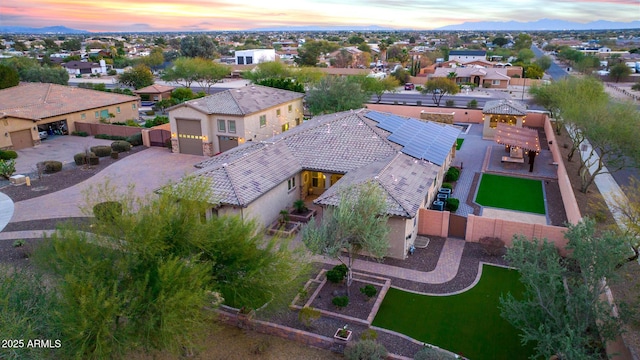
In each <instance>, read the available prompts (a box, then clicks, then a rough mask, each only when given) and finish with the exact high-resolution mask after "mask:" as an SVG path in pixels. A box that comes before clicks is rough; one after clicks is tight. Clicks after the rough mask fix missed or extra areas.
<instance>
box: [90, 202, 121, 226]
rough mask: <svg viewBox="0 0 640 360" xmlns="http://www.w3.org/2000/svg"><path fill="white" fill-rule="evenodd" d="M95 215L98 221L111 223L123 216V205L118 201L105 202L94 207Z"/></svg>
mask: <svg viewBox="0 0 640 360" xmlns="http://www.w3.org/2000/svg"><path fill="white" fill-rule="evenodd" d="M93 215H94V216H95V217H96V220H98V221H108V222H111V221H113V220H115V219H116V218H117V217H119V216H121V215H122V204H120V203H119V202H117V201H105V202H101V203H99V204H96V205H94V206H93Z"/></svg>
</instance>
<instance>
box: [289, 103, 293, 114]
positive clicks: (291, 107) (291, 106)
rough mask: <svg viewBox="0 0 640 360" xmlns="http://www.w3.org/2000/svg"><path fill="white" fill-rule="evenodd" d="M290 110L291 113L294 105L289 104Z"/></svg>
mask: <svg viewBox="0 0 640 360" xmlns="http://www.w3.org/2000/svg"><path fill="white" fill-rule="evenodd" d="M288 110H289V112H291V111H293V105H291V104H289V107H288Z"/></svg>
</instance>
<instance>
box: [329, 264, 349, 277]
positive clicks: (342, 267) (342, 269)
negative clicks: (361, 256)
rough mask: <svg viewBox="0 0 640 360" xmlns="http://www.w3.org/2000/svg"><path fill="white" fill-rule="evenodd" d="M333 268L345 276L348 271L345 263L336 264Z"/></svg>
mask: <svg viewBox="0 0 640 360" xmlns="http://www.w3.org/2000/svg"><path fill="white" fill-rule="evenodd" d="M333 270H337V271H340V272H341V273H342V275H343V276H347V273H348V272H349V268H348V267H347V265H345V264H339V265H336V266H334V267H333Z"/></svg>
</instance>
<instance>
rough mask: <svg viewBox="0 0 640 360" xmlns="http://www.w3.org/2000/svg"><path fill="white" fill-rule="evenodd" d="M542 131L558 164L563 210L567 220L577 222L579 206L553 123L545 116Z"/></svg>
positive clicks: (554, 160)
mask: <svg viewBox="0 0 640 360" xmlns="http://www.w3.org/2000/svg"><path fill="white" fill-rule="evenodd" d="M544 132H545V134H546V135H547V141H548V142H549V150H551V154H552V155H553V162H555V163H556V164H558V165H557V166H558V186H559V187H560V195H561V196H562V203H563V204H564V211H565V212H566V214H567V221H568V222H569V223H571V224H577V223H579V222H580V220H581V219H582V214H581V213H580V208H578V203H577V201H576V196H575V194H574V193H573V187H572V186H571V181H569V175H567V169H566V168H565V167H564V161H563V159H562V155H561V154H560V148H559V144H558V141H556V134H555V132H554V131H553V125H552V124H551V120H550V119H549V118H548V117H547V116H545V122H544Z"/></svg>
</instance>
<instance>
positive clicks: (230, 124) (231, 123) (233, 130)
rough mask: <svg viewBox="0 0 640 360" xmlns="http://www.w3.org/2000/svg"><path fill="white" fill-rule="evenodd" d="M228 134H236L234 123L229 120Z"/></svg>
mask: <svg viewBox="0 0 640 360" xmlns="http://www.w3.org/2000/svg"><path fill="white" fill-rule="evenodd" d="M229 132H230V133H234V134H235V132H236V121H235V120H229Z"/></svg>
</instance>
